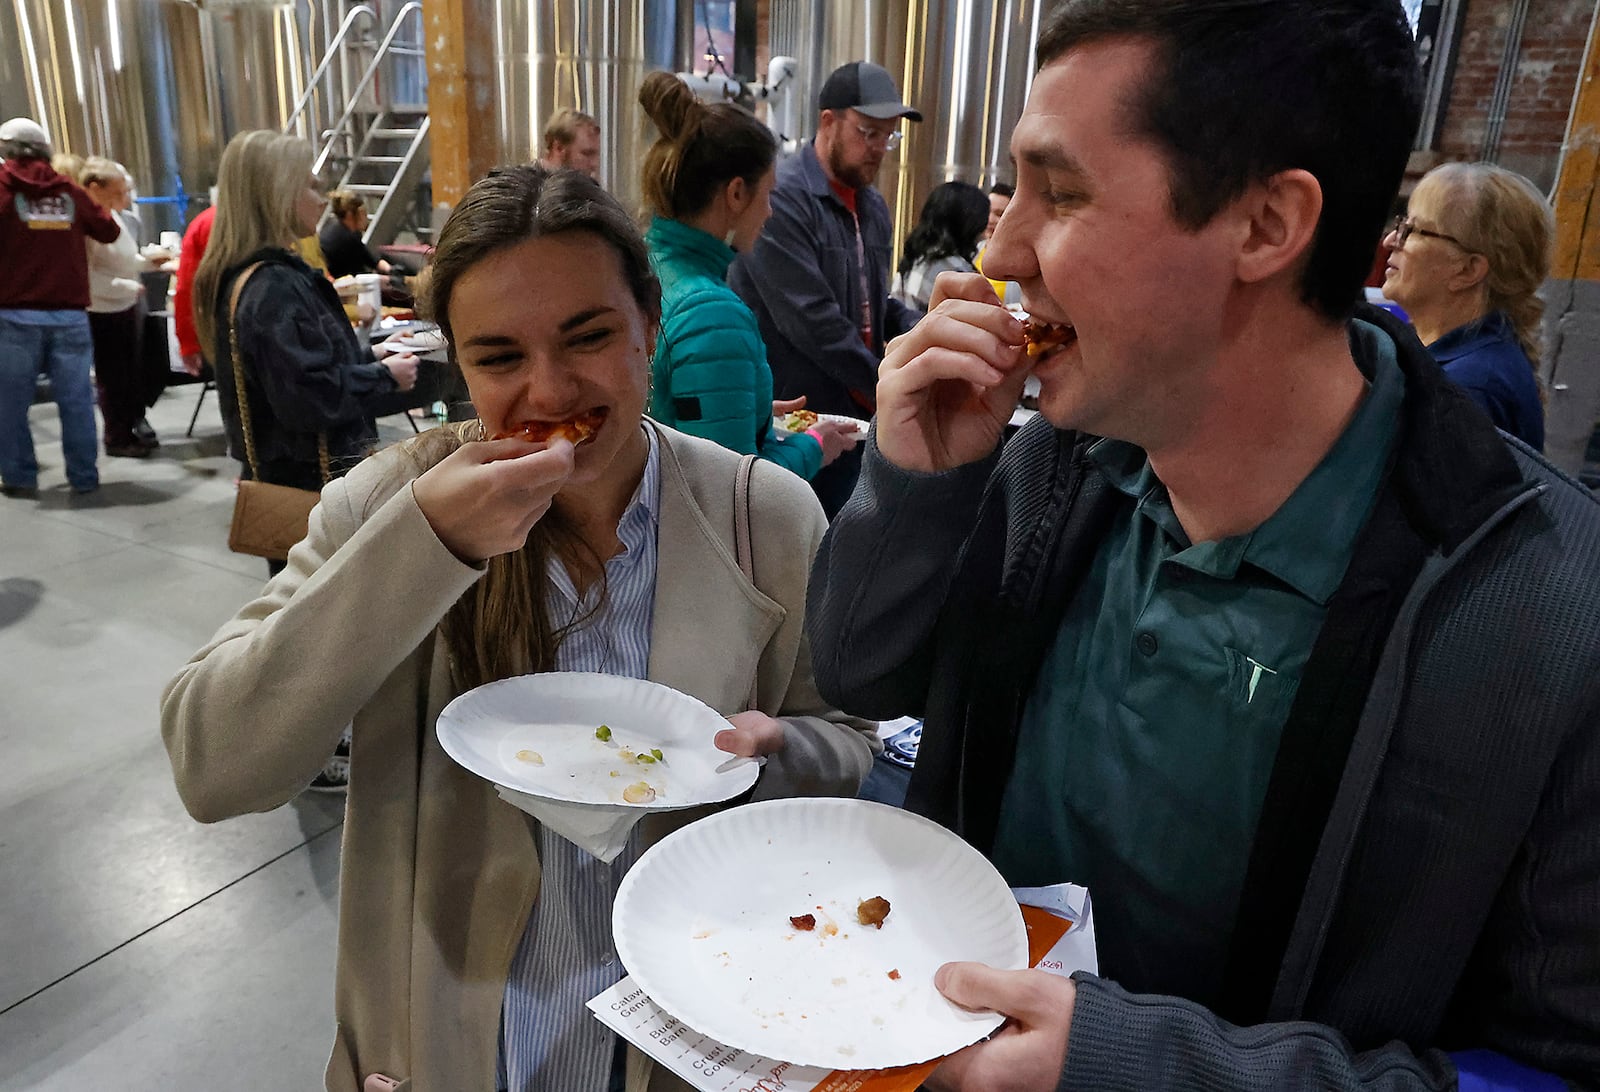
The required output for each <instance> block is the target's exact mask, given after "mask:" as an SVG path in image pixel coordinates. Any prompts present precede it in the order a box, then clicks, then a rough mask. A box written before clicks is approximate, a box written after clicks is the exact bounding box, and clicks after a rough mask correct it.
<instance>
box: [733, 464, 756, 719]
mask: <svg viewBox="0 0 1600 1092" xmlns="http://www.w3.org/2000/svg"><path fill="white" fill-rule="evenodd" d="M755 465H756V457H755V456H754V455H746V456H745V457H744V458H742V459H740V460H739V473H738V474H736V475H735V476H734V479H733V549H734V553H735V555H737V557H738V559H739V571H740V572H742V573H744V578H745V579H746V580H748V581H750V583H752V584H754V583H755V582H756V564H755V552H754V550H753V549H752V548H751V545H750V473H751V471H752V470H754V469H755ZM760 685H761V679H760V676H759V673H758V674H757V677H756V678H754V679H751V680H750V696H749V698H748V699H746V701H745V703H744V707H745V708H746V709H755V708H757V706H756V699H757V697H758V696H759V695H758V694H757V691H758V690H759V689H760Z"/></svg>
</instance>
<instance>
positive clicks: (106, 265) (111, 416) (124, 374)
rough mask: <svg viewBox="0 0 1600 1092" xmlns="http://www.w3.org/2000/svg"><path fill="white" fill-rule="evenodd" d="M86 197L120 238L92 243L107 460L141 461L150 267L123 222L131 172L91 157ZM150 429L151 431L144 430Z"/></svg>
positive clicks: (145, 441)
mask: <svg viewBox="0 0 1600 1092" xmlns="http://www.w3.org/2000/svg"><path fill="white" fill-rule="evenodd" d="M78 181H79V183H80V184H81V185H82V186H83V189H84V192H85V193H87V194H88V195H89V196H90V197H91V198H93V199H94V201H95V203H96V204H97V205H100V206H101V207H102V208H105V209H107V210H108V211H110V213H111V215H112V217H113V218H115V219H116V221H117V223H118V224H119V225H121V226H122V233H121V234H120V235H118V236H117V238H116V241H115V242H110V243H97V242H94V241H92V240H91V241H89V242H88V243H87V244H86V245H87V246H88V248H89V330H90V332H91V333H92V334H93V335H94V380H95V387H96V389H97V390H98V392H99V400H100V415H101V417H102V418H103V419H104V420H105V443H106V454H107V455H121V456H125V457H129V458H135V459H143V458H145V457H147V456H148V455H149V454H150V452H151V451H153V450H154V449H155V447H156V443H155V437H154V434H153V433H147V434H146V436H144V437H141V436H140V435H138V434H137V433H138V431H141V430H140V426H141V424H142V422H143V421H144V411H145V406H146V404H147V398H146V394H147V391H146V383H145V382H144V378H143V368H142V359H143V351H144V338H143V336H142V335H143V330H144V323H143V321H142V319H143V314H142V309H141V308H140V306H139V302H140V298H141V297H142V296H143V295H144V285H143V284H142V283H141V282H140V280H139V274H141V273H144V272H147V271H148V270H149V269H150V268H151V267H150V263H149V262H147V261H146V260H145V259H144V258H142V257H140V256H139V242H138V240H137V239H135V238H134V236H133V232H131V231H129V230H128V225H127V223H126V222H125V221H124V220H123V218H122V213H123V211H125V210H126V209H127V208H128V207H129V205H130V204H131V201H130V199H129V197H128V172H127V171H126V170H125V169H124V168H123V166H122V164H120V163H117V162H114V161H113V160H110V159H102V158H100V157H99V156H93V157H91V158H89V159H87V160H85V161H84V164H83V171H82V173H80V174H79V176H78ZM145 428H148V426H145Z"/></svg>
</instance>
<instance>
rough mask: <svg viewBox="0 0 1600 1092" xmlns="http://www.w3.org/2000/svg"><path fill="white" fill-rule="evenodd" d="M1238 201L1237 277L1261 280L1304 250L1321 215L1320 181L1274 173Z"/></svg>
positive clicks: (1307, 173)
mask: <svg viewBox="0 0 1600 1092" xmlns="http://www.w3.org/2000/svg"><path fill="white" fill-rule="evenodd" d="M1239 202H1240V204H1239V205H1238V210H1239V211H1240V212H1241V213H1242V214H1243V217H1244V221H1245V236H1244V241H1243V244H1242V245H1241V246H1240V249H1239V279H1240V280H1242V281H1245V282H1246V283H1255V282H1259V281H1264V280H1267V279H1268V278H1269V277H1273V276H1275V275H1277V274H1279V273H1281V272H1283V271H1284V270H1286V269H1290V268H1292V267H1293V266H1295V265H1297V264H1298V263H1299V262H1300V261H1301V260H1302V259H1303V258H1304V257H1305V256H1306V255H1307V254H1309V253H1310V251H1311V244H1312V242H1313V241H1314V240H1315V239H1316V236H1317V224H1318V223H1319V222H1320V221H1321V219H1322V184H1321V183H1320V182H1318V181H1317V178H1316V176H1315V175H1313V174H1312V173H1311V172H1310V171H1305V170H1300V169H1298V168H1297V169H1295V170H1288V171H1279V172H1278V173H1277V174H1275V175H1273V176H1272V177H1271V178H1268V179H1267V180H1266V181H1264V182H1261V183H1258V184H1257V185H1254V186H1251V187H1250V188H1249V189H1248V190H1246V191H1245V194H1244V196H1243V197H1241V198H1239Z"/></svg>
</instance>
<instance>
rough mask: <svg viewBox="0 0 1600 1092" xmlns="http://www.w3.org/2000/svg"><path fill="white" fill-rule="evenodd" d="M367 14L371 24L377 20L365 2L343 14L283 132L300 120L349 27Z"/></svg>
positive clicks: (376, 14) (341, 44)
mask: <svg viewBox="0 0 1600 1092" xmlns="http://www.w3.org/2000/svg"><path fill="white" fill-rule="evenodd" d="M363 15H365V16H367V17H368V18H369V19H371V20H372V22H373V24H376V23H377V22H378V13H377V11H376V10H374V9H373V8H370V7H368V6H367V5H366V4H357V5H356V6H355V7H353V8H351V9H350V11H349V12H348V13H347V14H346V15H345V17H344V22H342V23H340V24H339V30H338V32H337V33H336V34H334V36H333V41H331V42H329V43H328V49H327V51H326V52H325V53H323V55H322V63H321V64H319V65H317V70H316V71H315V72H313V73H312V74H311V78H310V79H309V80H307V81H306V89H305V91H303V92H302V93H301V95H300V101H299V102H297V103H295V104H294V109H293V110H291V111H289V117H288V120H287V121H285V122H284V123H283V131H284V132H285V133H287V132H289V131H290V130H292V129H294V128H295V126H296V125H297V124H298V123H299V121H300V115H301V114H303V113H304V112H305V109H306V107H307V106H308V105H310V103H311V96H313V95H315V94H316V93H317V88H318V87H320V86H321V84H322V77H323V76H324V75H326V74H327V71H328V67H329V66H330V65H332V64H333V61H334V58H336V57H338V56H339V49H340V47H341V46H343V45H344V40H345V39H346V38H348V37H349V36H350V29H351V28H352V27H353V26H354V25H355V21H356V20H357V19H358V18H360V17H361V16H363Z"/></svg>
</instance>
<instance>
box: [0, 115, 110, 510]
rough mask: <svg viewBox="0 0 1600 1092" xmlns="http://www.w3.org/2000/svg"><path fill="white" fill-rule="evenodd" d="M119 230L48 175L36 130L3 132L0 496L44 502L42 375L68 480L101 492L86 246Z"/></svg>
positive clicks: (20, 126)
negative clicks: (37, 435) (39, 420)
mask: <svg viewBox="0 0 1600 1092" xmlns="http://www.w3.org/2000/svg"><path fill="white" fill-rule="evenodd" d="M121 232H122V228H121V227H119V226H118V224H117V222H116V221H115V220H114V219H112V217H111V214H110V213H109V212H107V211H106V210H105V209H103V208H101V207H100V206H99V205H97V204H95V203H94V202H93V201H92V200H90V198H89V195H88V194H86V193H84V192H83V190H82V189H80V188H79V187H78V185H77V183H75V182H73V181H71V180H70V179H68V178H66V177H65V176H64V175H61V174H58V173H56V171H55V170H54V169H53V168H52V167H51V166H50V138H49V137H48V136H47V135H46V134H45V131H44V130H43V129H41V128H40V127H39V126H38V125H37V124H36V123H35V122H32V121H30V120H28V119H27V118H12V119H11V120H10V121H8V122H6V123H5V124H3V125H0V254H3V255H5V258H4V260H0V494H3V495H4V496H7V497H36V496H38V495H39V463H38V460H37V459H36V458H35V457H34V451H33V433H32V432H31V431H29V428H28V408H29V407H30V406H31V405H33V387H34V380H35V378H36V377H37V376H38V374H39V373H40V372H41V371H42V372H46V373H48V374H49V376H50V387H51V389H52V390H53V391H54V392H55V401H56V412H57V413H59V414H60V416H61V453H62V455H63V456H64V457H65V458H66V463H67V481H68V482H69V483H70V484H71V485H72V488H73V489H74V490H75V491H76V492H79V493H89V492H92V491H93V490H95V489H97V488H99V485H100V474H99V471H98V470H97V469H96V467H95V454H96V449H97V448H98V446H99V445H98V439H97V437H96V435H95V420H94V406H95V398H94V385H93V384H92V383H91V382H90V380H89V369H90V367H91V365H92V364H93V362H94V342H93V340H92V339H91V337H90V334H89V316H88V313H87V311H88V307H89V264H88V259H87V256H86V252H85V249H84V239H85V238H86V237H87V238H90V239H93V240H95V241H96V242H101V243H109V242H112V241H114V240H115V239H116V238H117V236H118V235H119V234H121Z"/></svg>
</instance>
